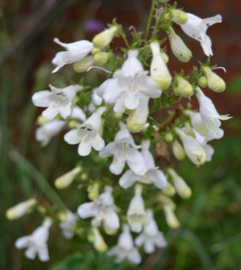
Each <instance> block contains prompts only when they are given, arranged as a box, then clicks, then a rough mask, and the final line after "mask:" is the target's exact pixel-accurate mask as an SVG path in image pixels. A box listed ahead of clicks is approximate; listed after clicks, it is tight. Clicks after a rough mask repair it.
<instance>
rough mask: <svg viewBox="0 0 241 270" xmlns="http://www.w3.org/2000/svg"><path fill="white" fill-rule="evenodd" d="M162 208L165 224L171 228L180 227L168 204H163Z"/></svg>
mask: <svg viewBox="0 0 241 270" xmlns="http://www.w3.org/2000/svg"><path fill="white" fill-rule="evenodd" d="M163 209H164V212H165V217H166V222H167V225H168V226H169V227H170V228H172V229H178V228H179V227H180V222H179V220H178V219H177V217H176V215H175V214H174V212H173V211H172V209H171V208H170V207H168V206H164V207H163Z"/></svg>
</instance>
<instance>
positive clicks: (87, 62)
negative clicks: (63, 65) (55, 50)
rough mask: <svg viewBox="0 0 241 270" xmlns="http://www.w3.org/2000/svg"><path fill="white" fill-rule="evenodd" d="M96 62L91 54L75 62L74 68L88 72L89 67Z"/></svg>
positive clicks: (79, 71)
mask: <svg viewBox="0 0 241 270" xmlns="http://www.w3.org/2000/svg"><path fill="white" fill-rule="evenodd" d="M94 63H95V61H94V57H93V56H92V55H89V56H87V57H85V58H84V59H82V60H80V61H78V62H76V63H74V65H73V69H74V71H75V72H78V73H83V72H86V71H87V69H88V68H89V67H91V66H93V65H94Z"/></svg>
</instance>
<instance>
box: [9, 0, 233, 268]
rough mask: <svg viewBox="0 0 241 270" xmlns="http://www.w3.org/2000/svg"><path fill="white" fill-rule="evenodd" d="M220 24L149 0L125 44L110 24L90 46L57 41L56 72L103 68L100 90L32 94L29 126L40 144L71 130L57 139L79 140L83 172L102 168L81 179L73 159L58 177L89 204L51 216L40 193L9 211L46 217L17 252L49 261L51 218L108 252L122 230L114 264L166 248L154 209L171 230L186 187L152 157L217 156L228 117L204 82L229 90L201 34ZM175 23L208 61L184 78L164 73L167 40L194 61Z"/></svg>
mask: <svg viewBox="0 0 241 270" xmlns="http://www.w3.org/2000/svg"><path fill="white" fill-rule="evenodd" d="M221 21H222V17H221V15H216V16H214V17H210V18H207V19H201V18H199V17H197V16H195V15H193V14H190V13H185V12H184V11H182V10H180V9H177V6H176V4H174V5H173V6H171V5H169V4H168V3H167V1H161V0H159V1H157V0H153V3H152V6H151V12H150V15H149V20H148V25H147V29H146V32H145V33H142V32H140V33H137V32H136V31H133V33H132V36H133V41H132V43H129V41H128V40H127V38H126V34H125V32H124V31H123V29H122V27H121V25H119V24H118V23H117V22H116V21H115V20H113V22H112V24H110V25H109V26H108V29H106V30H104V31H103V32H101V33H99V34H97V35H96V36H95V37H94V38H93V40H92V42H90V41H87V40H81V41H77V42H74V43H69V44H66V43H63V42H61V41H59V39H58V38H55V39H54V42H56V43H57V44H59V45H60V46H62V47H63V48H64V49H65V50H64V51H61V52H58V53H57V54H56V56H55V57H54V59H53V60H52V63H53V64H54V65H55V66H56V68H55V69H54V70H53V71H52V72H53V73H55V72H57V71H58V70H59V69H60V68H64V66H65V65H69V64H73V68H74V70H75V71H76V72H78V73H84V72H88V71H89V70H90V69H94V68H95V69H101V70H102V71H103V73H105V74H106V79H105V80H104V81H103V82H102V84H101V85H99V87H98V88H93V87H92V86H85V85H84V84H83V83H82V84H74V85H69V86H66V87H65V88H57V87H55V86H53V85H49V87H50V91H49V90H44V91H40V92H37V93H35V94H34V95H33V97H32V101H33V103H34V105H35V106H37V107H43V108H45V109H44V110H43V112H42V115H41V116H39V118H38V123H39V124H40V127H38V128H37V130H36V139H37V140H38V141H39V142H40V143H41V145H42V146H46V145H47V144H48V143H49V141H50V140H51V138H52V137H53V136H55V135H57V134H58V133H60V132H61V131H62V130H63V129H69V131H68V132H67V133H66V134H65V135H64V141H65V142H66V143H68V144H73V145H77V152H78V154H79V156H81V161H82V160H83V159H86V160H88V161H87V162H88V164H90V165H89V167H88V168H89V169H90V168H91V167H95V171H98V172H99V173H98V175H96V177H95V179H88V177H86V176H87V173H88V171H87V169H88V168H87V169H86V168H84V167H83V166H82V165H81V162H80V163H78V164H77V165H74V164H73V169H72V170H71V171H69V172H67V173H65V174H64V175H62V176H60V177H59V178H57V179H56V180H55V187H56V188H57V189H64V188H67V187H68V186H69V185H71V184H72V185H75V183H77V182H78V185H79V184H83V185H85V186H87V192H88V197H89V199H90V200H91V202H86V203H83V204H81V205H79V207H78V209H77V212H76V211H75V209H71V210H69V209H64V208H63V206H62V205H56V206H53V207H56V208H58V212H56V211H48V210H46V209H44V208H43V207H42V206H41V205H40V204H39V203H38V200H37V198H30V199H28V200H27V201H25V202H21V203H19V204H17V205H16V206H14V207H12V208H10V209H8V210H7V212H6V216H7V218H8V219H10V220H14V219H17V218H20V217H22V216H24V215H25V214H28V213H30V212H31V211H33V209H38V210H39V211H40V212H41V213H42V214H43V216H44V220H43V224H42V225H41V226H40V227H38V228H37V229H36V230H34V232H33V233H32V234H31V235H28V236H23V237H21V238H19V239H17V241H16V242H15V246H16V248H18V249H25V248H26V251H25V255H26V257H27V258H29V259H34V258H35V257H36V256H38V258H39V259H40V260H41V261H48V260H49V253H48V246H47V241H48V237H49V228H50V227H51V225H52V224H58V225H59V228H60V229H61V230H62V234H63V236H64V237H65V238H66V239H71V238H73V237H74V235H75V234H76V235H78V236H80V237H81V238H82V239H85V240H87V241H90V242H92V243H93V246H94V248H95V249H96V250H98V251H99V252H105V251H107V249H108V246H107V244H106V242H107V243H108V242H109V240H108V238H109V237H114V236H113V235H116V234H119V236H118V237H115V239H117V238H118V241H117V243H116V245H115V246H114V247H112V248H110V249H109V250H108V251H107V255H109V256H116V262H117V263H119V262H122V261H123V260H129V261H130V262H132V263H134V264H139V263H141V260H142V259H141V254H140V252H139V250H138V248H139V247H142V246H143V247H144V252H145V253H147V254H150V253H153V252H154V250H155V248H156V247H158V248H165V247H166V246H167V241H166V240H165V237H164V234H163V233H162V232H160V231H159V229H158V226H157V223H156V221H155V211H156V210H157V209H158V210H160V208H161V209H163V211H164V214H165V218H166V222H167V224H168V226H169V227H170V228H171V229H177V228H179V227H180V226H181V221H179V220H178V218H177V217H176V215H175V213H174V211H175V209H176V205H175V203H174V201H173V200H172V199H171V197H173V196H174V195H175V194H176V193H177V195H178V196H180V197H181V198H183V199H187V198H189V197H190V196H191V194H192V190H191V187H189V186H188V184H187V183H186V182H185V180H184V179H183V178H182V177H181V176H180V175H178V173H177V172H176V171H175V170H174V165H175V163H174V164H173V165H172V164H171V163H170V162H169V161H168V162H167V163H166V167H164V168H163V170H161V169H160V168H159V167H157V166H156V164H155V163H156V158H158V156H163V155H165V154H163V151H164V152H167V153H169V151H172V153H173V156H174V157H175V158H176V159H177V160H180V161H181V160H183V159H184V158H185V157H186V156H187V157H188V159H190V161H191V162H192V163H193V164H194V165H196V166H202V165H204V163H205V162H209V161H211V159H212V155H213V154H214V149H213V147H212V146H211V145H209V144H208V142H209V141H211V140H213V139H220V138H222V136H223V134H224V132H223V130H222V129H221V128H220V126H221V121H220V120H228V119H229V118H230V117H229V116H228V115H220V114H219V113H218V112H217V110H216V108H215V106H214V104H213V103H212V101H211V99H209V98H208V97H207V96H205V95H204V93H203V91H202V90H201V88H204V87H208V88H210V89H211V90H213V91H215V92H222V91H224V90H225V88H226V84H225V82H224V81H223V79H222V78H220V77H219V76H218V75H217V74H215V72H214V71H213V70H214V69H215V67H214V66H211V64H210V59H209V58H210V56H212V55H213V52H212V42H211V40H210V38H209V37H208V36H207V35H206V31H207V29H208V27H210V26H211V25H213V24H215V23H220V22H221ZM152 23H153V24H152ZM176 24H178V25H179V26H180V27H181V28H182V30H183V32H184V33H185V34H187V35H188V36H190V37H191V38H194V39H196V40H197V41H199V42H200V44H201V46H202V49H203V51H204V54H205V55H206V56H207V57H208V60H207V62H206V63H204V64H203V63H200V67H194V68H193V71H192V72H191V73H190V74H188V75H187V74H184V72H183V71H182V72H181V73H179V74H177V73H175V75H174V76H172V75H171V73H170V72H169V69H168V61H169V57H168V55H167V49H166V47H164V43H165V41H166V39H168V40H169V42H170V48H171V51H172V53H173V54H174V55H175V56H176V57H177V58H178V60H180V61H181V62H183V63H186V62H188V61H189V60H190V59H191V57H192V52H191V51H190V50H189V49H188V48H187V46H186V45H185V43H184V42H183V41H182V39H181V38H180V37H179V36H178V35H177V34H176V33H175V31H174V27H176ZM160 32H161V33H163V35H165V37H164V38H163V39H161V40H159V39H158V33H160ZM166 37H167V38H166ZM114 38H122V39H123V40H124V42H125V45H126V47H125V48H120V49H121V52H122V54H121V55H115V53H114V51H115V50H112V49H110V44H111V42H112V40H113V39H114ZM82 82H83V81H82ZM191 96H196V98H197V100H198V103H199V111H194V110H192V109H191V105H190V104H189V105H188V107H187V108H183V107H182V106H181V105H180V102H181V100H182V99H183V98H187V99H189V100H190V97H191ZM150 99H151V100H150ZM173 104H176V105H175V106H176V108H175V109H174V111H171V112H170V117H169V118H168V119H167V120H165V121H164V122H160V117H158V114H161V112H162V110H164V109H165V108H168V107H170V106H171V105H173ZM154 112H158V114H157V113H155V114H152V113H154ZM150 114H152V116H150ZM163 149H164V150H163ZM108 157H111V158H108ZM96 168H97V169H96ZM80 175H81V178H80V177H79V176H80ZM78 180H80V182H79V181H78ZM131 197H132V199H130V198H131ZM128 204H129V206H128V207H127V205H128ZM75 212H76V213H75ZM89 218H91V220H90V219H89ZM85 219H87V220H85ZM80 224H81V234H79V227H80ZM120 230H122V231H121V232H120ZM132 232H133V233H135V234H133V235H134V236H135V239H134V241H133V235H132V234H131V233H132ZM137 234H138V235H137ZM112 243H113V241H112Z"/></svg>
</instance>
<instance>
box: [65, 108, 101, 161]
mask: <svg viewBox="0 0 241 270" xmlns="http://www.w3.org/2000/svg"><path fill="white" fill-rule="evenodd" d="M105 110H106V107H99V108H98V110H97V111H96V112H94V113H93V114H92V115H91V116H90V117H89V118H88V119H87V120H86V121H84V123H83V124H82V125H80V127H79V128H77V129H72V130H71V131H69V132H68V133H66V134H65V136H64V140H65V141H66V142H67V143H68V144H78V143H79V147H78V154H79V155H80V156H88V155H89V154H90V152H91V148H92V147H93V148H94V149H95V150H96V151H100V150H101V149H102V148H103V147H104V146H105V142H104V140H103V139H102V138H101V136H100V130H101V115H102V114H103V113H104V112H105Z"/></svg>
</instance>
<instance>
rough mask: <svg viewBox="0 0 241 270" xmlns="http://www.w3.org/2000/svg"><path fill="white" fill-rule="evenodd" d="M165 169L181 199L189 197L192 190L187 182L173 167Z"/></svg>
mask: <svg viewBox="0 0 241 270" xmlns="http://www.w3.org/2000/svg"><path fill="white" fill-rule="evenodd" d="M167 171H168V173H169V174H170V175H171V178H172V181H173V185H174V187H175V189H176V192H177V194H178V195H179V196H180V197H181V198H183V199H187V198H189V197H190V196H191V194H192V190H191V189H190V187H189V186H188V185H187V183H186V182H185V181H184V180H183V179H182V178H181V177H180V176H179V175H178V174H177V173H176V172H175V171H174V170H173V169H171V168H168V169H167Z"/></svg>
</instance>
